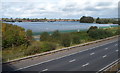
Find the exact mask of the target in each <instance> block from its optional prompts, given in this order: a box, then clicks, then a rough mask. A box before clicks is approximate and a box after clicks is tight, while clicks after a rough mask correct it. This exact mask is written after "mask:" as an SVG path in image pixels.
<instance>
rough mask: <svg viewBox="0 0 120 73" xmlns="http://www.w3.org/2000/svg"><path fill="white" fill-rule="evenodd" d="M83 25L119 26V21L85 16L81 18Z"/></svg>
mask: <svg viewBox="0 0 120 73" xmlns="http://www.w3.org/2000/svg"><path fill="white" fill-rule="evenodd" d="M80 22H81V23H98V24H108V23H113V24H119V21H118V20H115V19H105V18H99V17H98V18H97V19H95V18H93V17H90V16H88V17H87V16H83V17H81V18H80Z"/></svg>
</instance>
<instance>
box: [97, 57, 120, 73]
mask: <svg viewBox="0 0 120 73" xmlns="http://www.w3.org/2000/svg"><path fill="white" fill-rule="evenodd" d="M118 60H119V59H117V60H115V61H113V62H112V63H110V64H108V65H107V66H105V67H103V68H102V69H100V70H99V71H98V72H96V73H99V72H101V71H102V70H104V69H105V68H107V67H108V66H110V65H111V64H113V63H115V62H117V61H118Z"/></svg>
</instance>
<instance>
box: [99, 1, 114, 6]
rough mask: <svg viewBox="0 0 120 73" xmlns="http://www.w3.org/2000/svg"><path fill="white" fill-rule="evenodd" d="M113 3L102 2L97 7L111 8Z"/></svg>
mask: <svg viewBox="0 0 120 73" xmlns="http://www.w3.org/2000/svg"><path fill="white" fill-rule="evenodd" d="M111 4H112V2H100V3H98V4H97V6H110V5H111Z"/></svg>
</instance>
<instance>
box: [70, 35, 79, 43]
mask: <svg viewBox="0 0 120 73" xmlns="http://www.w3.org/2000/svg"><path fill="white" fill-rule="evenodd" d="M72 44H80V36H78V35H73V36H72Z"/></svg>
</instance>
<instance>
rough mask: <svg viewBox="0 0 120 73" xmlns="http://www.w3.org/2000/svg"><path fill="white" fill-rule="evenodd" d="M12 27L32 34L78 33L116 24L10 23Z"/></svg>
mask: <svg viewBox="0 0 120 73" xmlns="http://www.w3.org/2000/svg"><path fill="white" fill-rule="evenodd" d="M11 24H14V25H18V26H21V27H23V28H25V29H26V30H27V29H31V30H32V31H33V32H34V33H41V32H44V31H46V32H52V31H55V30H59V31H61V32H62V31H63V32H64V31H66V32H72V31H79V30H87V29H89V28H90V27H91V26H97V27H100V28H102V27H114V26H117V24H95V23H80V22H15V23H11Z"/></svg>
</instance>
